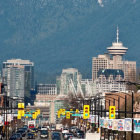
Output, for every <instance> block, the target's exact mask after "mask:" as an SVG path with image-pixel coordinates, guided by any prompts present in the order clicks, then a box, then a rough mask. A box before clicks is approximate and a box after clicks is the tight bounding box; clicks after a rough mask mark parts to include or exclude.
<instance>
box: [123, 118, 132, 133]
mask: <svg viewBox="0 0 140 140" xmlns="http://www.w3.org/2000/svg"><path fill="white" fill-rule="evenodd" d="M124 126H125V131H132V119H131V118H126V119H125V120H124Z"/></svg>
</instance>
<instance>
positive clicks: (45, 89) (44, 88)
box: [36, 84, 57, 95]
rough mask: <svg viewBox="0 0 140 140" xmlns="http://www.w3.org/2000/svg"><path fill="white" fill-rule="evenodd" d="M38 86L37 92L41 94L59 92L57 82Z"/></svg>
mask: <svg viewBox="0 0 140 140" xmlns="http://www.w3.org/2000/svg"><path fill="white" fill-rule="evenodd" d="M36 88H37V93H39V94H45V95H56V94H57V88H56V84H38V85H37V86H36Z"/></svg>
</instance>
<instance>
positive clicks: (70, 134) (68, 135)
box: [64, 133, 73, 140]
mask: <svg viewBox="0 0 140 140" xmlns="http://www.w3.org/2000/svg"><path fill="white" fill-rule="evenodd" d="M70 137H71V138H72V137H73V134H72V133H65V134H64V139H65V140H67V139H68V138H70Z"/></svg>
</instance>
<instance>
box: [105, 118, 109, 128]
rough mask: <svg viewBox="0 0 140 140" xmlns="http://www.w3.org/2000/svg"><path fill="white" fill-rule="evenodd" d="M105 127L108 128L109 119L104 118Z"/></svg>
mask: <svg viewBox="0 0 140 140" xmlns="http://www.w3.org/2000/svg"><path fill="white" fill-rule="evenodd" d="M104 128H108V119H104Z"/></svg>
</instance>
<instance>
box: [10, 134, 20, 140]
mask: <svg viewBox="0 0 140 140" xmlns="http://www.w3.org/2000/svg"><path fill="white" fill-rule="evenodd" d="M9 140H20V139H19V138H18V137H17V136H16V135H12V136H11V137H10V139H9Z"/></svg>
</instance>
